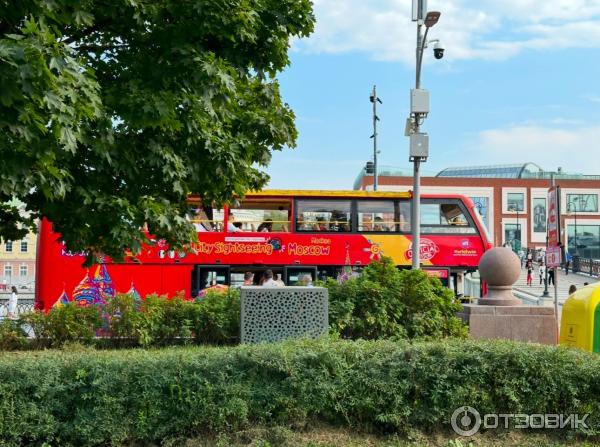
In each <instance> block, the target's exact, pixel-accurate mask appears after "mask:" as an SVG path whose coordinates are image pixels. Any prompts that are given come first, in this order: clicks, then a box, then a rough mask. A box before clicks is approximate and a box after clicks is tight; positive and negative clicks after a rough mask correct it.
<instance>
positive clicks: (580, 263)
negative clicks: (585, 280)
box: [569, 256, 600, 277]
mask: <svg viewBox="0 0 600 447" xmlns="http://www.w3.org/2000/svg"><path fill="white" fill-rule="evenodd" d="M569 270H571V269H569ZM572 272H573V273H585V274H586V275H590V276H596V277H597V276H600V260H598V259H591V258H580V257H578V256H573V262H572Z"/></svg>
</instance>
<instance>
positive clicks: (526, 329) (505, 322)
mask: <svg viewBox="0 0 600 447" xmlns="http://www.w3.org/2000/svg"><path fill="white" fill-rule="evenodd" d="M458 316H459V317H460V318H461V319H462V320H463V321H464V322H465V323H467V324H468V325H469V333H470V335H471V337H472V338H474V339H506V340H515V341H522V342H531V343H542V344H545V345H554V344H556V315H555V314H554V308H552V307H543V306H490V305H487V306H481V305H477V304H465V305H463V310H462V311H461V312H459V314H458Z"/></svg>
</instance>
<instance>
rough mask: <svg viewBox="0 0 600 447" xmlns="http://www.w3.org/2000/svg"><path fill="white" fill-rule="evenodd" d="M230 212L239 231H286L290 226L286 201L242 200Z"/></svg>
mask: <svg viewBox="0 0 600 447" xmlns="http://www.w3.org/2000/svg"><path fill="white" fill-rule="evenodd" d="M231 213H232V214H233V216H234V222H235V224H236V225H239V226H240V230H241V231H258V232H261V233H269V232H288V231H289V228H290V218H289V215H290V202H288V201H276V202H269V201H265V200H244V201H243V202H242V203H241V204H240V206H239V207H237V208H232V209H231Z"/></svg>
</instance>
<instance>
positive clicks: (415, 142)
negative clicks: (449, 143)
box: [410, 132, 429, 161]
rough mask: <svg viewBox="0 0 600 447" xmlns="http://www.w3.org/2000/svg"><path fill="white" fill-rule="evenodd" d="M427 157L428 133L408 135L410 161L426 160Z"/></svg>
mask: <svg viewBox="0 0 600 447" xmlns="http://www.w3.org/2000/svg"><path fill="white" fill-rule="evenodd" d="M427 157H429V135H428V134H426V133H420V132H419V133H413V134H412V135H411V136H410V161H414V160H415V159H419V160H426V159H427Z"/></svg>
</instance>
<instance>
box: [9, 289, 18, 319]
mask: <svg viewBox="0 0 600 447" xmlns="http://www.w3.org/2000/svg"><path fill="white" fill-rule="evenodd" d="M18 301H19V292H17V288H16V287H15V286H12V289H11V294H10V298H9V300H8V318H9V320H15V319H16V318H17V304H18Z"/></svg>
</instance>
